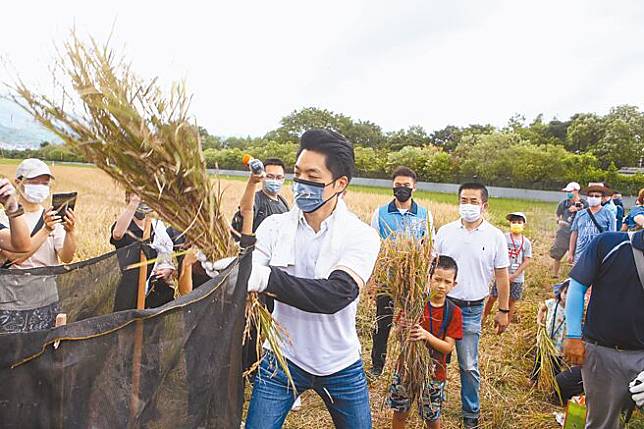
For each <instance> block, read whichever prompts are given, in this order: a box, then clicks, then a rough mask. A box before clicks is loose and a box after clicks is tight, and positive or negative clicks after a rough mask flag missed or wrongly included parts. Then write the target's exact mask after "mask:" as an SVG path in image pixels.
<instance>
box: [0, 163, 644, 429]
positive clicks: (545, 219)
mask: <svg viewBox="0 0 644 429" xmlns="http://www.w3.org/2000/svg"><path fill="white" fill-rule="evenodd" d="M15 168H16V165H15V164H4V163H0V174H3V175H6V176H9V177H13V174H14V173H15ZM53 173H54V175H55V176H56V182H55V184H54V187H53V188H54V189H53V190H54V191H78V193H79V197H78V198H79V199H78V203H77V214H78V218H79V221H78V233H77V235H78V244H79V250H78V255H77V256H78V258H79V259H82V258H88V257H91V256H96V255H98V254H101V253H104V252H107V251H110V250H111V249H112V246H110V244H109V228H110V225H111V224H112V223H113V222H114V221H115V220H116V217H117V216H118V214H119V213H120V211H121V209H122V208H123V207H124V195H123V190H122V189H121V188H120V187H119V186H117V185H116V184H115V183H114V182H113V181H112V180H111V179H110V178H109V177H108V176H107V175H106V174H105V173H103V172H101V171H100V170H98V169H95V168H80V167H69V166H59V165H56V166H54V167H53ZM222 183H223V186H224V190H225V192H224V198H223V200H222V204H223V211H224V213H225V214H226V216H231V215H232V213H233V210H234V209H235V208H236V206H237V204H238V201H237V198H238V196H239V195H241V193H242V190H243V186H244V183H243V182H241V181H236V180H231V181H227V180H224V181H223V182H222ZM289 197H290V195H289ZM346 199H347V203H348V205H349V207H350V208H351V209H352V210H353V211H354V212H355V213H357V214H358V215H359V216H360V217H361V218H362V219H363V220H365V221H368V220H369V219H370V217H371V213H372V212H373V210H374V209H375V208H376V207H377V206H378V205H380V204H382V203H384V202H385V201H387V200H388V199H389V197H388V196H385V195H377V194H371V193H357V192H349V193H348V194H347V197H346ZM419 202H420V203H421V204H423V205H425V206H428V207H430V208H431V210H432V211H433V213H434V217H435V219H436V224H437V225H442V224H444V223H446V222H448V221H450V220H452V219H455V218H456V216H457V209H456V206H455V205H450V204H443V203H432V202H431V201H425V200H419ZM494 205H495V202H494V201H492V202H491V207H492V219H493V220H494V221H497V223H498V224H500V223H501V219H502V214H503V213H502V212H500V211H498V210H496V211H495V208H494ZM499 205H500V204H499ZM514 208H515V209H526V211H528V213H529V219H530V224H529V227H528V235H529V236H530V238H531V239H532V241H533V245H534V248H533V251H534V258H533V264H532V266H531V267H530V268H529V270H528V276H527V288H526V293H525V299H524V301H523V302H522V303H520V305H519V307H518V311H517V319H518V321H517V322H516V323H513V324H512V325H511V326H510V328H509V330H508V332H506V333H505V334H503V335H501V336H497V335H495V334H494V332H493V327H492V325H491V321H489V322H488V325H486V326H485V327H484V330H483V335H482V338H481V351H480V369H481V380H482V384H481V402H482V423H483V425H484V426H483V427H484V428H488V429H492V428H494V429H503V428H507V429H515V428H531V429H547V428H557V427H558V426H557V424H556V423H555V421H554V418H553V416H552V412H553V411H561V408H560V407H556V406H554V405H551V404H549V403H548V402H547V401H546V397H545V395H544V394H543V393H541V392H538V391H536V390H534V389H532V387H531V385H530V382H529V375H530V371H531V369H532V364H533V359H534V357H533V355H532V354H531V349H532V348H533V346H534V344H535V340H536V322H535V317H536V312H537V306H538V303H539V302H540V301H542V300H544V299H545V298H547V297H548V295H549V293H550V292H549V291H550V284H551V281H550V279H549V278H548V276H549V273H548V267H549V266H550V259H549V258H548V256H547V250H548V246H549V244H550V242H551V240H552V238H553V225H554V223H553V222H552V213H551V210H550V209H548V208H541V207H536V206H535V207H531V208H530V207H529V208H526V207H522V206H521V205H520V203H517V207H514ZM374 317H375V308H374V306H373V305H371V304H370V302H369V301H368V300H366V299H363V300H362V302H361V305H360V308H359V314H358V320H357V326H358V332H359V334H360V337H361V338H362V347H363V353H362V354H363V358H364V361H365V365H366V366H367V367H368V366H369V364H370V357H369V356H370V351H371V339H370V332H371V327H372V324H373V320H374ZM387 379H388V377H387V376H386V375H385V376H383V377H381V378H380V379H379V380H375V381H372V382H371V388H370V392H371V399H372V401H371V403H372V413H373V421H374V428H387V427H390V425H391V412H390V411H389V410H387V409H386V408H382V404H383V399H384V398H383V393H384V392H385V391H386V380H387ZM247 394H248V391H247ZM303 402H304V404H303V405H304V406H303V408H302V411H300V412H298V413H292V414H291V415H289V417H288V418H287V420H286V424H285V428H292V429H293V428H298V429H299V428H307V429H318V428H319V429H322V428H325V429H326V428H331V427H333V425H332V423H331V419H330V418H329V415H328V413H327V412H326V410H325V408H324V404H323V403H322V400H321V399H320V398H318V397H317V396H316V395H315V394H314V393H312V392H307V393H306V394H305V395H304V396H303ZM636 414H637V413H636ZM444 416H445V417H444V420H443V421H444V425H443V427H445V428H447V429H454V428H458V427H460V426H459V424H460V397H459V377H458V367H457V364H456V359H455V358H454V359H453V362H452V364H451V365H450V367H449V369H448V387H447V402H446V404H445V410H444ZM634 423H635V424H634V425H633V426H632V427H635V428H636V427H644V423H643V421H642V419H641V417H640V416H639V415H636V418H634ZM640 425H642V426H640ZM409 427H410V428H421V427H422V423H421V422H420V420H419V419H418V418H417V417H416V416H415V411H414V413H413V417H412V418H410V421H409Z"/></svg>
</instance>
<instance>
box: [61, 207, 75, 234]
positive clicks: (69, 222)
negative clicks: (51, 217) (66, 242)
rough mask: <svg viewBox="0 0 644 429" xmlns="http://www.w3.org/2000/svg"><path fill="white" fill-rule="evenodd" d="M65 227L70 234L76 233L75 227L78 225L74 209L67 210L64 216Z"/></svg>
mask: <svg viewBox="0 0 644 429" xmlns="http://www.w3.org/2000/svg"><path fill="white" fill-rule="evenodd" d="M63 227H64V228H65V231H67V233H68V234H73V233H74V228H75V227H76V215H75V214H74V210H72V209H69V208H68V209H67V210H65V217H64V218H63Z"/></svg>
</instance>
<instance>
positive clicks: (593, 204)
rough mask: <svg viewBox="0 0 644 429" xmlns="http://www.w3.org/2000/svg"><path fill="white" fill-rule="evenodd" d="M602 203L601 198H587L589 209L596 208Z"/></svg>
mask: <svg viewBox="0 0 644 429" xmlns="http://www.w3.org/2000/svg"><path fill="white" fill-rule="evenodd" d="M601 203H602V199H601V197H588V205H589V206H590V207H597V206H598V205H600V204H601Z"/></svg>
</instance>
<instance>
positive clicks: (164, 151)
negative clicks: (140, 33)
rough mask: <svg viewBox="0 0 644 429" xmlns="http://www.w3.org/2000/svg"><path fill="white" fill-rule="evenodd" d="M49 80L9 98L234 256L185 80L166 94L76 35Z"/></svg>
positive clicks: (274, 335) (267, 327)
mask: <svg viewBox="0 0 644 429" xmlns="http://www.w3.org/2000/svg"><path fill="white" fill-rule="evenodd" d="M53 73H54V82H57V83H58V85H59V87H58V88H57V89H58V90H60V92H61V93H60V97H59V99H55V98H54V97H51V96H47V95H43V94H39V93H36V92H34V91H32V90H30V89H29V88H28V87H27V85H26V84H24V83H23V82H22V81H21V80H18V81H17V83H15V84H14V85H13V86H12V87H11V90H12V93H11V95H10V98H11V99H12V100H13V101H14V102H15V103H17V104H18V105H19V106H21V107H22V108H23V109H24V110H25V111H26V112H27V113H29V114H30V115H31V116H32V117H33V118H34V119H35V120H36V121H38V122H39V123H40V124H42V125H43V126H44V127H45V128H47V129H49V130H50V131H52V132H53V133H55V134H56V135H57V136H58V137H60V138H61V139H62V140H63V141H64V142H65V143H66V144H67V145H69V146H70V147H71V148H72V149H73V150H75V151H77V152H79V153H81V154H82V155H83V156H84V157H85V158H86V159H88V160H90V161H91V162H93V163H94V164H95V165H96V166H97V167H98V168H100V169H101V170H103V171H105V172H106V173H107V174H108V175H109V176H110V177H111V178H112V179H114V180H115V181H116V182H118V183H119V184H120V185H122V186H123V187H124V188H125V190H126V191H129V192H133V193H135V194H137V195H139V196H140V197H141V199H142V200H143V201H145V202H146V203H147V204H148V205H149V206H150V207H152V208H153V209H154V211H155V212H156V213H157V214H158V216H159V217H160V218H162V219H163V220H164V221H166V222H167V223H168V224H169V225H172V226H173V227H175V228H176V229H177V230H179V231H183V233H184V234H185V236H186V237H187V239H188V241H189V242H190V243H191V244H192V245H194V246H196V247H197V248H199V249H200V250H201V251H202V252H203V253H204V254H205V255H206V257H207V258H208V259H209V260H211V261H214V260H218V259H221V258H224V257H227V256H233V255H236V254H238V252H239V247H238V246H237V245H236V244H235V243H234V241H233V240H232V238H231V234H230V226H229V223H228V221H227V220H226V218H225V216H224V213H223V210H222V200H223V191H222V189H221V186H220V182H219V180H218V178H217V179H216V180H211V178H210V177H209V176H208V174H207V171H206V163H205V159H204V156H203V152H202V148H201V142H200V138H199V131H198V127H197V126H196V124H194V123H192V122H191V118H190V116H189V114H188V108H189V106H190V99H191V97H190V96H189V95H188V93H187V91H186V86H185V84H184V83H176V84H173V85H172V87H171V89H170V91H169V93H168V94H167V95H166V94H164V93H163V91H162V90H161V89H160V87H159V85H158V84H157V82H156V79H153V80H150V81H143V80H141V79H140V78H138V77H137V76H136V75H135V74H134V73H133V72H132V70H131V67H130V65H129V64H128V63H126V61H125V60H124V59H123V58H120V57H118V56H117V55H116V54H115V52H114V51H112V49H111V48H110V47H109V46H107V45H105V46H100V45H99V44H98V43H97V42H96V41H95V40H94V39H90V42H89V43H84V42H82V41H81V40H79V38H78V37H77V35H76V34H75V33H72V34H71V38H70V39H69V40H68V41H67V42H66V43H65V44H64V49H63V50H62V52H61V53H60V58H59V61H58V64H57V67H56V68H55V69H54V72H53ZM257 304H258V301H257V298H256V296H252V297H251V298H250V309H251V310H250V313H251V320H253V321H254V323H256V324H257V327H258V330H259V331H260V332H261V333H262V336H261V337H260V339H262V340H263V339H266V340H267V341H268V342H269V344H270V345H271V347H272V348H273V351H274V352H275V354H276V356H277V357H278V361H279V363H280V364H281V365H282V367H283V368H284V370H285V371H286V372H287V373H288V367H287V366H286V360H285V359H284V357H283V355H282V354H281V351H280V350H279V342H278V339H279V338H280V337H279V333H278V330H277V327H276V324H275V322H274V321H273V319H272V316H271V315H270V313H268V312H267V311H265V309H263V308H262V306H261V305H257Z"/></svg>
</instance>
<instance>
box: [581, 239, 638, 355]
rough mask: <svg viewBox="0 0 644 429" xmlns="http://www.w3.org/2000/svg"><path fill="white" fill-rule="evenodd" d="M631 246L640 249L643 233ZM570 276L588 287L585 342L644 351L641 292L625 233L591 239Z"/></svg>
mask: <svg viewBox="0 0 644 429" xmlns="http://www.w3.org/2000/svg"><path fill="white" fill-rule="evenodd" d="M633 246H634V247H635V249H638V250H640V251H641V250H644V231H641V232H638V233H636V234H635V236H634V237H633ZM570 277H571V278H573V279H575V280H577V281H578V282H579V283H581V284H583V285H586V286H591V285H592V294H591V296H590V303H589V305H588V311H587V313H586V321H585V324H584V331H583V333H584V338H585V339H587V340H590V341H596V342H598V343H599V344H601V345H604V346H608V347H613V346H616V347H622V348H625V349H636V350H644V289H643V288H642V285H641V283H640V280H639V277H638V275H637V268H636V267H635V260H634V258H633V251H632V249H631V246H630V241H629V239H628V234H627V233H625V232H607V233H604V234H601V235H599V236H597V237H595V238H594V239H593V240H592V241H591V242H590V244H589V245H588V247H587V248H586V250H585V251H584V253H583V254H582V255H581V257H580V259H579V261H578V262H577V263H576V264H575V266H574V267H573V269H572V271H571V272H570Z"/></svg>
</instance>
